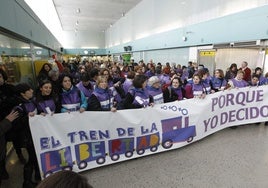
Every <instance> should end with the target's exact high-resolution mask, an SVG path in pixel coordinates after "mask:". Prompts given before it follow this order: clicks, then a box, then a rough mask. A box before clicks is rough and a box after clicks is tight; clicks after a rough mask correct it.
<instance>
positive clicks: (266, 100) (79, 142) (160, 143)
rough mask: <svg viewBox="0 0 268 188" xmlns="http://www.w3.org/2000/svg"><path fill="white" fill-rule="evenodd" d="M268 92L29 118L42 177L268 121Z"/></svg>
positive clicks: (257, 90)
mask: <svg viewBox="0 0 268 188" xmlns="http://www.w3.org/2000/svg"><path fill="white" fill-rule="evenodd" d="M267 94H268V87H267V86H260V87H251V88H240V89H233V90H227V91H222V92H217V93H215V94H210V95H207V96H206V98H205V99H197V98H194V99H187V100H183V101H176V102H172V103H165V104H161V105H155V106H154V107H152V108H151V107H150V108H145V109H134V110H121V111H117V112H115V113H113V112H84V113H79V112H72V113H61V114H54V115H53V116H48V115H47V116H40V115H37V116H35V117H32V118H30V127H31V131H32V135H33V140H34V144H35V150H36V153H37V158H38V162H39V167H40V171H41V173H42V176H43V177H46V176H47V175H49V174H51V173H53V172H55V171H59V170H61V169H71V170H73V171H76V172H79V171H83V170H87V169H91V168H96V167H100V166H103V165H108V164H112V163H115V162H120V161H125V160H128V159H133V158H136V157H141V156H145V155H150V154H154V153H158V152H162V151H168V150H171V149H176V148H180V147H182V146H185V145H187V144H190V143H193V142H195V141H197V140H200V139H202V138H204V137H206V136H208V135H210V134H212V133H214V132H216V131H219V130H221V129H224V128H226V127H230V126H237V125H242V124H248V123H255V122H263V121H268V119H267V117H268V95H267Z"/></svg>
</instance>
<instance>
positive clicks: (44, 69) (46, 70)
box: [37, 63, 52, 84]
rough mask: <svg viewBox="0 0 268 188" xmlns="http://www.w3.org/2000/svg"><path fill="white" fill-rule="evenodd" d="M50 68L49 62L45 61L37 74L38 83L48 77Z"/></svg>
mask: <svg viewBox="0 0 268 188" xmlns="http://www.w3.org/2000/svg"><path fill="white" fill-rule="evenodd" d="M50 70H52V66H51V64H49V63H45V64H44V65H43V66H42V68H41V70H40V71H39V73H38V76H37V81H38V84H39V83H41V82H43V81H44V80H48V79H49V75H48V73H49V71H50Z"/></svg>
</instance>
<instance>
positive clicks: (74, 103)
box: [59, 74, 88, 113]
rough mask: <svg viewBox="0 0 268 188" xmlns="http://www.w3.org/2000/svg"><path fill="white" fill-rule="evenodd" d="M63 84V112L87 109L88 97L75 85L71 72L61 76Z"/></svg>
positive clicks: (61, 98)
mask: <svg viewBox="0 0 268 188" xmlns="http://www.w3.org/2000/svg"><path fill="white" fill-rule="evenodd" d="M59 82H60V84H61V91H60V101H61V112H72V111H79V112H80V113H82V112H84V111H85V110H86V109H87V105H88V104H87V99H86V97H85V95H84V93H83V92H81V91H80V90H79V89H78V88H77V87H76V86H75V85H73V79H72V77H71V75H69V74H62V75H61V76H60V78H59Z"/></svg>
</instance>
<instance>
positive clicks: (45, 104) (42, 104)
mask: <svg viewBox="0 0 268 188" xmlns="http://www.w3.org/2000/svg"><path fill="white" fill-rule="evenodd" d="M35 102H36V105H37V113H38V114H42V115H46V114H51V115H52V114H54V113H59V112H60V103H59V97H58V95H56V94H55V93H54V91H53V86H52V83H51V81H49V80H45V81H43V82H42V83H40V85H39V90H38V91H37V92H36V99H35Z"/></svg>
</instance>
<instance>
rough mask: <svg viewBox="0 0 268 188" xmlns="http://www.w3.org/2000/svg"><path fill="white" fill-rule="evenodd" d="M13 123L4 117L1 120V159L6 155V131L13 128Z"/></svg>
mask: <svg viewBox="0 0 268 188" xmlns="http://www.w3.org/2000/svg"><path fill="white" fill-rule="evenodd" d="M11 126H12V124H11V122H10V121H9V120H7V119H3V120H2V121H1V122H0V161H1V160H3V159H5V156H6V139H5V133H6V132H7V131H8V130H9V129H10V128H11Z"/></svg>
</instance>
